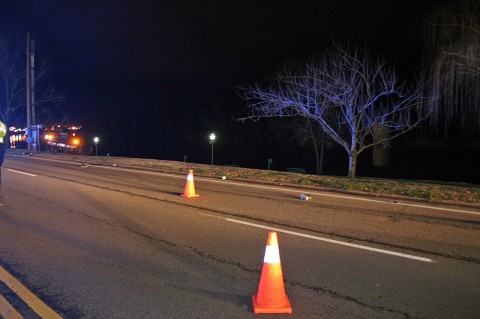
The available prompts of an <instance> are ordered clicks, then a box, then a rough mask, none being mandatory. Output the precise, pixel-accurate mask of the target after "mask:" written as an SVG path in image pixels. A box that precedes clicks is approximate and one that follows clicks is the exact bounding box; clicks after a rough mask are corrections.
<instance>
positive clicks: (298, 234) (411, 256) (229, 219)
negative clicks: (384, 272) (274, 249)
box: [222, 218, 435, 263]
mask: <svg viewBox="0 0 480 319" xmlns="http://www.w3.org/2000/svg"><path fill="white" fill-rule="evenodd" d="M222 219H224V220H226V221H229V222H232V223H237V224H242V225H247V226H252V227H257V228H263V229H269V230H274V231H277V232H279V233H285V234H289V235H294V236H298V237H304V238H309V239H314V240H319V241H323V242H327V243H331V244H337V245H342V246H347V247H351V248H357V249H363V250H368V251H372V252H376V253H381V254H385V255H392V256H397V257H402V258H408V259H413V260H417V261H423V262H427V263H434V262H435V261H434V260H432V259H430V258H424V257H419V256H414V255H408V254H403V253H397V252H394V251H390V250H385V249H380V248H373V247H368V246H363V245H358V244H351V243H347V242H343V241H339V240H334V239H328V238H324V237H318V236H312V235H307V234H302V233H299V232H294V231H290V230H284V229H280V228H275V227H269V226H263V225H259V224H254V223H249V222H244V221H241V220H237V219H232V218H222Z"/></svg>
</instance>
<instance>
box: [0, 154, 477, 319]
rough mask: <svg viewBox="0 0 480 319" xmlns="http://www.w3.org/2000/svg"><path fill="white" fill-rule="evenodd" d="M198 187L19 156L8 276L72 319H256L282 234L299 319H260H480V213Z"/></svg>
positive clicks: (0, 289) (21, 308) (164, 177)
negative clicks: (268, 255) (191, 191)
mask: <svg viewBox="0 0 480 319" xmlns="http://www.w3.org/2000/svg"><path fill="white" fill-rule="evenodd" d="M185 183H186V176H185V175H175V174H163V173H158V172H153V171H146V170H132V169H125V168H121V167H111V166H110V167H107V166H87V165H81V164H79V163H69V162H60V161H52V160H46V159H39V158H35V157H27V156H12V155H7V156H6V160H5V163H4V166H3V168H2V185H1V196H2V198H1V199H0V203H1V206H0V266H1V267H2V268H3V269H5V270H7V271H8V272H9V273H10V274H11V275H13V277H15V278H16V279H18V280H19V281H20V282H21V283H23V285H24V286H25V287H26V288H27V289H28V290H29V291H32V292H33V293H34V294H35V295H36V296H38V297H39V299H41V300H42V301H43V302H45V304H46V305H48V307H50V308H51V309H52V310H53V311H55V312H56V313H58V314H59V315H60V316H62V317H64V318H253V317H256V316H257V317H258V315H254V314H253V311H252V301H251V297H252V295H253V294H255V293H256V292H257V289H258V283H259V280H260V271H261V268H262V264H263V258H264V253H265V245H266V239H267V234H268V231H269V230H270V229H274V230H276V231H277V233H278V237H279V242H280V256H281V261H282V267H283V275H284V279H285V289H286V293H287V295H288V297H289V299H290V302H291V304H292V308H293V314H292V315H261V317H264V318H287V317H288V318H297V317H298V318H300V317H301V318H479V317H480V210H478V208H474V207H473V208H472V207H461V206H453V205H451V206H444V205H439V204H435V205H434V204H428V203H424V202H414V201H412V202H403V201H402V202H391V201H390V200H387V199H382V198H367V197H358V196H354V195H347V194H339V193H320V192H310V193H311V195H312V199H311V200H309V201H302V200H300V199H299V195H300V194H301V192H302V190H299V189H288V188H283V187H279V186H277V187H273V186H268V185H258V184H256V185H255V184H250V185H248V184H243V183H239V182H233V181H228V180H220V179H205V178H199V177H195V186H196V188H197V193H198V194H200V197H198V198H192V199H187V198H183V197H181V196H179V195H180V194H181V193H183V190H184V187H185ZM5 281H6V280H5V279H2V276H1V272H0V296H3V297H4V298H5V299H6V300H7V301H8V303H10V304H12V305H13V306H14V308H15V309H17V311H18V312H19V313H20V314H21V315H22V316H23V317H25V318H38V315H37V314H35V311H34V310H32V306H31V305H29V304H28V303H25V302H23V301H22V300H21V297H18V294H17V293H16V292H15V291H12V289H11V288H10V287H8V285H7V284H5ZM0 301H1V300H0ZM0 308H1V302H0Z"/></svg>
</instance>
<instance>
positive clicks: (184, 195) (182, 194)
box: [177, 193, 200, 198]
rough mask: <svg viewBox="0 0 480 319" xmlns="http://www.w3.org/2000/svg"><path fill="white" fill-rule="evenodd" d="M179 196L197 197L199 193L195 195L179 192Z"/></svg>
mask: <svg viewBox="0 0 480 319" xmlns="http://www.w3.org/2000/svg"><path fill="white" fill-rule="evenodd" d="M177 194H178V193H177ZM180 196H182V197H186V198H192V197H199V196H200V195H198V194H196V195H187V194H180Z"/></svg>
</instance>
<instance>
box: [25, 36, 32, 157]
mask: <svg viewBox="0 0 480 319" xmlns="http://www.w3.org/2000/svg"><path fill="white" fill-rule="evenodd" d="M30 44H31V41H30V32H27V42H26V52H25V55H26V57H27V60H26V72H27V73H26V77H27V89H26V91H27V145H28V147H27V149H28V150H29V151H31V150H32V122H31V119H32V112H31V111H32V92H31V89H32V87H31V83H30V82H31V75H32V73H31V69H30V68H31V63H30V62H31V50H30Z"/></svg>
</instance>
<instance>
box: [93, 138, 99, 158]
mask: <svg viewBox="0 0 480 319" xmlns="http://www.w3.org/2000/svg"><path fill="white" fill-rule="evenodd" d="M98 142H100V139H99V138H98V137H96V136H95V137H94V138H93V143H94V144H95V156H97V155H98Z"/></svg>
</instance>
